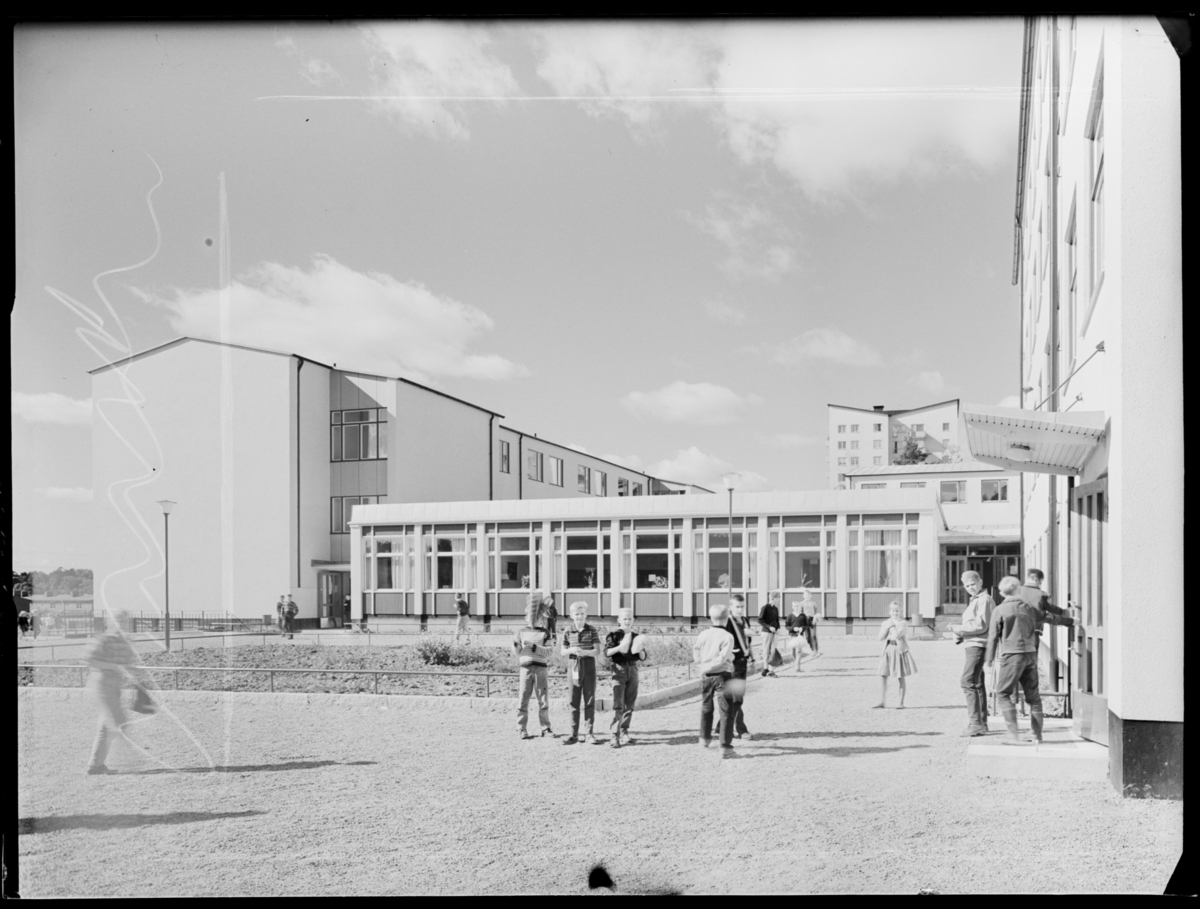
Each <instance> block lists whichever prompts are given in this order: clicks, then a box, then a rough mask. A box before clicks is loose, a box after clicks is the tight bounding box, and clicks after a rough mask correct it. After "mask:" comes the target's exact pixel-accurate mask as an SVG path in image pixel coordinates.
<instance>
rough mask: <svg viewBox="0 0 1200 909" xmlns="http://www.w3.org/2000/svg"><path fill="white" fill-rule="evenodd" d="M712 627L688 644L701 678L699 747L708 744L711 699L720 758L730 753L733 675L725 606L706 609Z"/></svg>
mask: <svg viewBox="0 0 1200 909" xmlns="http://www.w3.org/2000/svg"><path fill="white" fill-rule="evenodd" d="M708 620H709V621H710V622H712V627H711V628H707V629H705V630H704V631H702V632H700V635H699V637H697V638H696V643H695V644H694V645H693V646H692V658H693V659H694V660H695V661H696V664H697V666H698V667H699V669H700V672H701V673H702V674H703V677H702V678H701V680H700V685H701V687H700V693H701V699H700V747H701V748H707V747H709V746H710V745H711V744H712V723H713V701H714V700H715V701H716V706H717V710H718V712H719V714H720V720H719V724H718V732H719V734H720V736H721V757H730V756H732V755H733V723H732V722H731V718H730V714H731V713H732V710H731V704H730V701H731V698H732V695H733V691H732V688H731V686H730V684H729V683H730V681H731V680H732V677H733V643H734V642H733V635H731V634H730V633H729V632H728V631H726V630H725V623H726V622H728V621H729V607H728V606H726V605H725V604H724V603H715V604H713V605H712V606H710V607H709V608H708Z"/></svg>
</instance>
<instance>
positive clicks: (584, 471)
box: [576, 464, 592, 495]
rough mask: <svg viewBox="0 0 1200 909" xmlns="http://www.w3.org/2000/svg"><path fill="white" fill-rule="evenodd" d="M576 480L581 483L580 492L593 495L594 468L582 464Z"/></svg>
mask: <svg viewBox="0 0 1200 909" xmlns="http://www.w3.org/2000/svg"><path fill="white" fill-rule="evenodd" d="M576 480H577V481H578V483H579V491H580V492H583V493H587V494H588V495H591V492H592V468H590V467H588V466H587V465H586V464H580V465H579V469H578V471H577V472H576Z"/></svg>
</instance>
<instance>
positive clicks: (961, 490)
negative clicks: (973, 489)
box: [939, 480, 967, 502]
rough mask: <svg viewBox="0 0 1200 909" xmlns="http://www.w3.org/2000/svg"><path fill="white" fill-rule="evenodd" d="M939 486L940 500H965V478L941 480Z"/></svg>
mask: <svg viewBox="0 0 1200 909" xmlns="http://www.w3.org/2000/svg"><path fill="white" fill-rule="evenodd" d="M939 488H940V496H939V498H940V500H941V501H942V502H965V501H966V500H967V481H966V480H942V482H941V484H940V487H939Z"/></svg>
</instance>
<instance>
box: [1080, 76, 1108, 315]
mask: <svg viewBox="0 0 1200 909" xmlns="http://www.w3.org/2000/svg"><path fill="white" fill-rule="evenodd" d="M1086 134H1087V137H1088V138H1089V139H1091V140H1092V141H1091V148H1090V150H1089V151H1090V154H1089V162H1090V164H1091V186H1090V187H1089V189H1090V191H1091V192H1090V198H1091V205H1090V207H1089V213H1088V223H1089V226H1090V233H1091V248H1090V250H1089V252H1090V258H1089V263H1088V264H1089V271H1090V273H1091V288H1090V291H1091V298H1092V301H1093V303H1094V301H1095V299H1096V294H1098V293H1099V291H1100V285H1101V284H1103V283H1104V61H1103V59H1101V61H1100V65H1099V68H1098V71H1097V73H1096V87H1095V90H1094V92H1093V97H1092V109H1091V113H1090V116H1089V118H1088V126H1087V133H1086ZM1088 314H1089V315H1090V314H1091V307H1090V306H1089V313H1088ZM1084 322H1085V324H1086V322H1087V319H1086V318H1085V319H1084Z"/></svg>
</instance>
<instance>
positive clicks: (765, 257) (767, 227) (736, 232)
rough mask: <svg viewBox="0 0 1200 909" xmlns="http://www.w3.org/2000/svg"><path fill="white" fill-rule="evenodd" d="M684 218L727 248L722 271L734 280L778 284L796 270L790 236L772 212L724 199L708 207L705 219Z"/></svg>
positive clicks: (695, 216)
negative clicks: (765, 281)
mask: <svg viewBox="0 0 1200 909" xmlns="http://www.w3.org/2000/svg"><path fill="white" fill-rule="evenodd" d="M685 217H686V218H687V219H688V221H689V222H691V223H692V224H693V225H694V226H695V227H698V228H699V229H700V230H702V231H704V233H706V234H708V235H709V236H711V237H714V238H715V239H716V240H717V241H718V242H720V244H721V245H722V246H724V247H725V250H726V252H727V254H728V255H727V256H726V258H725V259H724V261H722V262H721V263H720V267H721V269H722V270H723V271H724V272H725V273H726V274H727V275H729V276H730V277H731V278H763V279H765V280H767V281H778V280H779V278H780V277H781V276H782V275H784V274H786V273H787V272H789V271H791V270H792V268H794V267H795V264H796V256H795V253H794V252H793V251H792V245H793V244H792V241H791V238H790V236H789V235H788V232H787V231H786V230H785V228H784V227H783V225H782V223H781V222H780V221H779V220H778V219H777V218H776V217H775V216H774V215H773V214H771V212H769V211H767V210H766V209H764V208H762V207H761V206H759V205H756V204H754V203H753V202H747V201H745V200H741V199H731V198H728V197H721V198H718V199H717V200H715V201H714V202H712V203H710V204H709V205H707V206H706V207H705V210H704V214H703V215H693V214H690V213H689V214H686V215H685Z"/></svg>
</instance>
